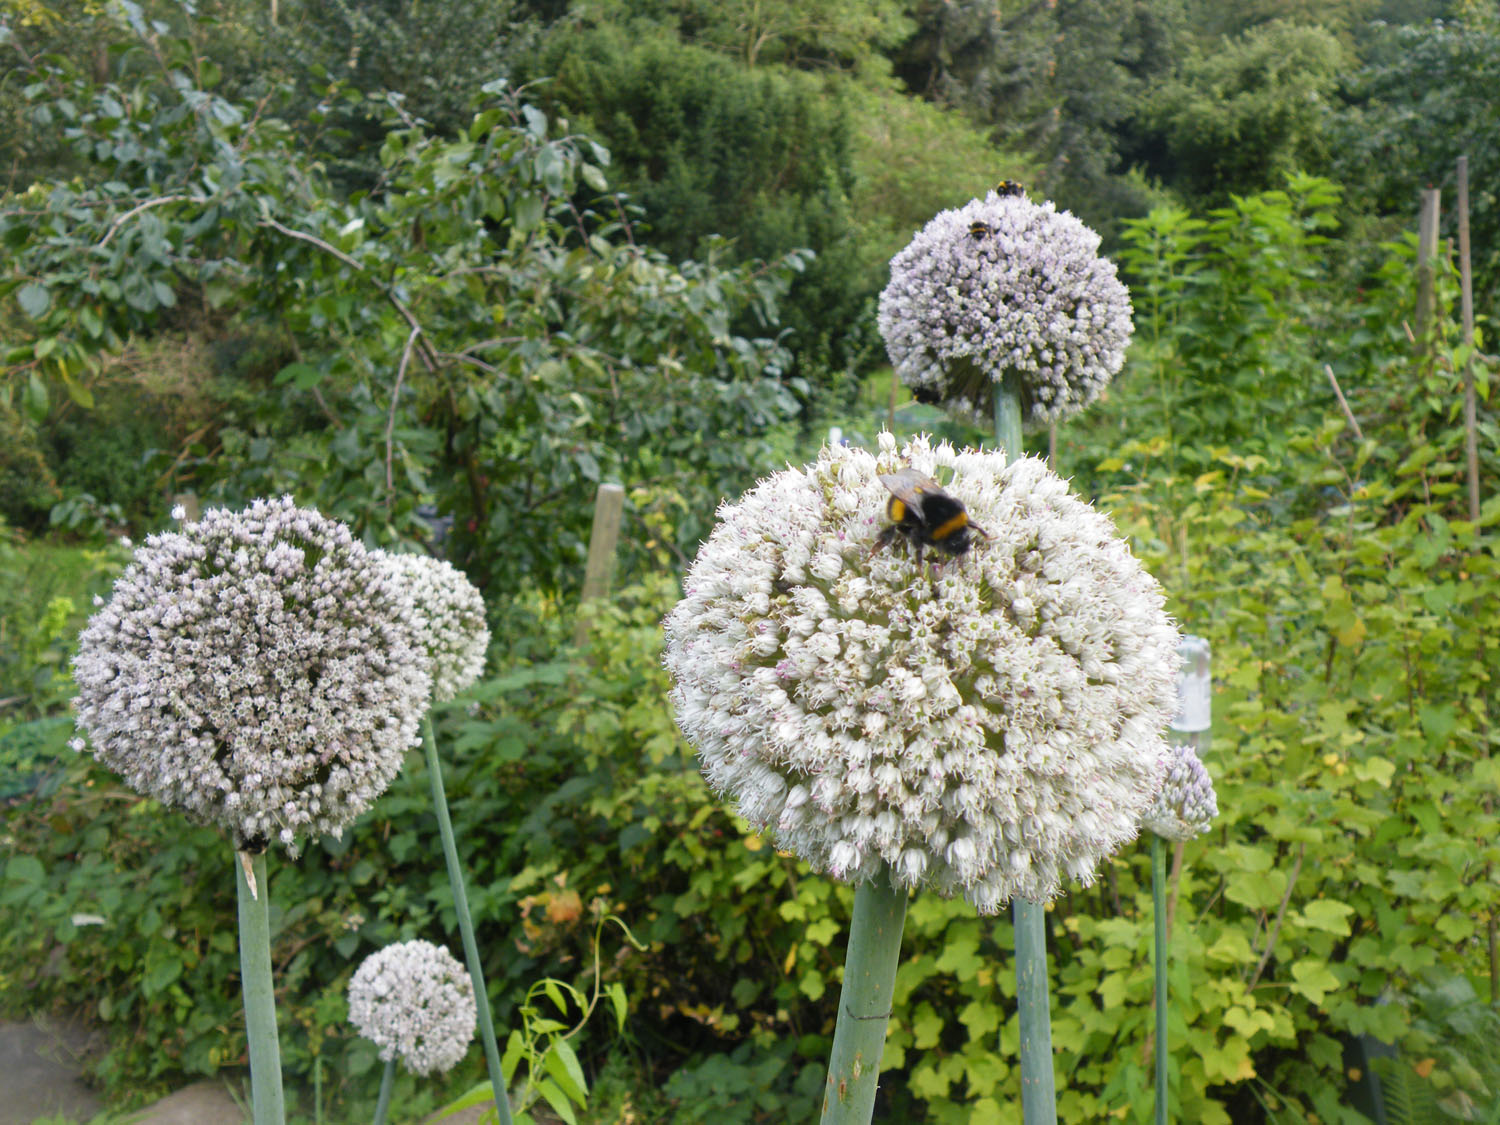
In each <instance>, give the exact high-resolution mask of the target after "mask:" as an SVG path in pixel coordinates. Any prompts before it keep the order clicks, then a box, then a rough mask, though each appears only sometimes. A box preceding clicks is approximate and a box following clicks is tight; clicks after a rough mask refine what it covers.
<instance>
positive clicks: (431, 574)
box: [376, 551, 490, 703]
mask: <svg viewBox="0 0 1500 1125" xmlns="http://www.w3.org/2000/svg"><path fill="white" fill-rule="evenodd" d="M376 554H377V555H379V556H380V557H381V558H382V559H383V560H384V561H385V562H386V564H387V565H389V566H391V567H392V568H394V570H395V572H396V575H397V581H398V582H399V583H400V585H401V586H402V587H403V588H404V589H405V590H406V592H407V593H408V594H409V595H410V596H411V601H412V607H413V613H412V617H411V623H412V639H413V641H414V642H415V643H416V644H417V645H419V646H421V647H422V648H425V649H426V650H427V655H428V656H429V657H430V658H431V659H432V700H433V702H434V703H442V702H444V701H446V700H449V699H452V698H453V697H454V696H455V695H457V694H458V693H459V692H461V691H463V690H464V689H465V688H467V687H468V686H469V685H470V684H472V683H473V682H474V681H475V680H477V679H478V678H479V675H480V673H481V672H483V671H484V654H485V650H486V649H488V648H489V644H490V630H489V626H487V625H486V624H485V621H484V598H483V597H481V596H480V593H479V591H478V590H476V589H475V588H474V584H473V583H472V582H470V581H469V580H468V578H467V577H465V576H464V573H463V571H461V570H458V569H457V568H456V567H454V566H453V565H452V564H451V563H447V562H444V561H443V560H442V559H434V558H432V557H430V556H428V555H411V554H408V555H395V554H387V553H386V552H383V551H377V552H376Z"/></svg>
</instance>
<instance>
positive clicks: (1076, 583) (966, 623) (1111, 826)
mask: <svg viewBox="0 0 1500 1125" xmlns="http://www.w3.org/2000/svg"><path fill="white" fill-rule="evenodd" d="M907 466H910V467H912V468H914V469H917V470H919V471H920V472H923V473H927V474H930V475H933V476H935V477H937V478H938V480H939V481H940V482H941V483H942V484H943V485H944V487H946V488H947V489H948V490H949V491H950V492H951V493H952V495H953V496H955V497H957V498H958V499H959V500H962V501H963V502H964V504H965V505H967V507H968V510H969V513H970V515H971V516H972V517H973V519H974V521H975V522H977V523H978V524H980V525H981V526H982V527H984V528H985V529H986V530H987V531H988V532H990V533H991V535H992V536H993V538H991V539H984V538H977V539H976V541H975V543H974V545H973V547H972V548H971V550H970V551H969V552H968V553H967V554H966V555H963V556H962V557H960V558H957V559H947V560H943V561H941V563H939V562H938V561H937V560H938V559H939V558H940V556H938V555H937V553H936V552H932V551H929V552H928V553H927V556H926V561H925V562H924V564H923V566H922V567H921V568H920V569H919V568H918V566H917V565H916V561H915V554H914V552H913V551H912V550H911V548H910V546H909V544H907V543H906V542H905V541H904V540H900V539H898V540H897V541H896V542H895V543H894V544H893V545H891V546H889V547H888V548H886V549H884V550H881V551H878V552H875V553H873V554H872V549H873V548H874V546H875V542H876V538H877V536H878V535H879V533H880V530H881V528H882V527H884V526H885V525H886V524H887V522H888V521H887V520H886V517H885V507H886V501H887V500H888V499H889V494H888V493H887V491H886V490H885V488H884V487H883V486H882V485H881V483H880V481H879V476H880V474H883V473H891V472H894V471H896V470H898V469H902V468H905V467H907ZM684 587H685V591H686V593H685V596H684V597H683V599H682V601H681V602H679V603H678V605H677V606H676V608H675V609H673V610H672V612H671V613H670V614H669V615H668V617H667V620H666V653H665V658H664V659H665V663H666V666H667V669H668V671H669V672H670V673H671V676H672V679H673V681H674V686H673V689H672V702H673V705H674V707H675V709H676V714H677V721H678V724H679V725H680V726H681V727H682V730H683V732H684V733H685V734H686V735H687V737H688V739H689V741H691V742H692V743H693V744H694V745H695V746H696V748H697V750H698V755H699V758H700V763H701V765H702V768H703V772H704V775H705V776H706V777H707V779H708V782H709V784H710V785H711V786H713V788H714V789H716V790H717V791H719V792H721V793H723V794H725V795H726V796H728V797H729V798H730V799H731V800H732V801H733V802H734V804H735V806H736V807H737V809H738V811H739V812H740V813H741V814H742V815H743V816H744V817H745V818H746V819H747V820H749V821H750V822H751V823H752V824H753V825H755V826H757V827H759V828H764V829H768V830H769V831H770V832H771V833H772V834H773V835H774V836H775V839H776V841H777V843H778V845H779V846H781V847H783V848H786V849H788V850H790V851H792V852H795V853H796V854H797V855H799V856H801V857H802V858H803V859H805V860H806V861H807V862H808V863H809V864H811V865H812V866H813V867H814V868H816V869H817V870H819V871H822V872H827V873H829V874H831V875H833V876H834V877H836V878H840V879H845V880H848V881H851V882H852V881H858V880H863V879H868V878H871V877H873V876H874V875H875V874H876V872H877V871H879V870H880V868H881V866H882V864H888V865H889V867H890V870H891V872H892V875H893V878H894V879H895V882H896V883H897V885H899V886H903V887H929V888H932V889H934V890H936V891H937V892H938V893H939V894H942V895H946V896H952V895H956V894H961V895H963V896H964V897H965V898H966V899H968V900H969V901H970V902H971V903H973V904H974V905H975V906H976V907H977V908H978V909H979V910H980V911H981V912H983V913H995V912H997V911H998V910H999V909H1000V908H1001V907H1002V906H1003V905H1004V904H1005V903H1006V902H1007V901H1008V900H1009V899H1010V898H1011V897H1012V896H1014V895H1021V896H1022V897H1024V898H1027V899H1030V900H1032V901H1034V902H1041V901H1045V900H1047V899H1050V898H1052V897H1054V896H1055V895H1057V894H1058V893H1059V890H1060V889H1061V884H1062V881H1063V880H1064V879H1067V878H1073V879H1078V880H1080V881H1082V882H1083V883H1085V884H1087V883H1088V882H1090V881H1091V880H1092V879H1093V877H1094V873H1095V868H1096V866H1097V864H1098V862H1099V860H1100V859H1101V858H1102V857H1104V856H1106V855H1109V854H1110V853H1112V852H1114V851H1115V850H1117V849H1118V848H1119V847H1120V846H1121V845H1122V844H1124V843H1125V842H1127V841H1129V840H1131V839H1133V838H1134V837H1135V836H1136V834H1137V832H1138V830H1139V825H1140V819H1141V816H1142V814H1143V813H1144V812H1145V811H1146V809H1147V808H1148V807H1149V805H1150V803H1151V799H1152V797H1153V796H1154V795H1155V793H1156V791H1157V789H1158V788H1159V786H1160V784H1161V779H1162V776H1163V772H1164V770H1165V767H1166V761H1167V757H1168V746H1167V743H1166V741H1165V739H1164V738H1163V731H1164V728H1165V727H1166V726H1167V723H1168V722H1169V721H1170V720H1171V718H1172V715H1173V714H1174V712H1175V711H1176V708H1177V694H1176V688H1175V685H1174V677H1175V674H1176V670H1177V663H1178V658H1177V651H1176V650H1177V643H1178V636H1177V629H1176V627H1175V626H1174V625H1173V623H1172V621H1171V619H1170V618H1169V617H1168V616H1167V613H1166V611H1165V609H1164V608H1163V597H1162V592H1161V589H1160V587H1159V586H1158V585H1157V583H1156V581H1155V580H1154V579H1153V578H1152V577H1151V576H1150V575H1149V574H1148V573H1146V571H1145V570H1144V569H1143V568H1142V567H1141V565H1140V563H1139V562H1137V561H1136V559H1135V558H1134V557H1133V556H1132V555H1131V554H1130V551H1129V549H1128V548H1127V546H1126V545H1125V543H1124V541H1123V540H1121V539H1119V538H1118V537H1117V536H1116V535H1115V532H1114V527H1113V525H1112V524H1111V523H1110V521H1109V520H1108V518H1107V517H1105V516H1103V515H1101V514H1100V513H1098V512H1096V511H1094V510H1093V509H1092V508H1091V507H1089V505H1087V504H1086V503H1084V502H1083V501H1082V500H1079V499H1078V498H1076V497H1074V496H1073V495H1072V494H1071V493H1069V491H1068V486H1067V484H1066V483H1065V482H1064V481H1062V480H1061V479H1060V478H1058V477H1057V476H1056V475H1054V474H1053V473H1052V472H1051V471H1049V470H1048V469H1047V467H1046V466H1045V464H1043V463H1042V462H1041V461H1038V460H1035V459H1030V458H1025V459H1022V460H1019V461H1017V462H1015V463H1014V464H1012V465H1009V466H1007V465H1006V464H1005V458H1004V456H1003V455H1002V454H999V453H986V452H982V451H980V452H975V451H972V450H966V451H963V452H957V451H955V450H954V449H953V448H952V447H950V446H948V445H947V444H943V445H939V446H938V447H936V448H932V447H931V446H930V445H929V444H928V442H927V440H926V439H925V438H918V439H917V440H915V441H913V442H911V443H910V444H909V445H907V446H905V447H904V448H902V449H901V450H900V451H899V452H898V451H897V449H896V443H895V439H894V438H892V437H891V436H890V435H889V434H882V435H881V438H880V451H879V453H878V455H872V454H870V453H868V452H865V451H864V450H860V449H855V448H851V447H847V446H834V447H830V448H825V449H824V450H823V451H822V453H821V454H820V455H819V457H818V460H817V461H816V462H814V463H813V464H811V465H808V466H807V467H805V468H803V469H800V470H799V469H788V470H787V471H785V472H780V473H776V474H775V475H773V476H771V477H770V478H768V479H767V480H764V481H762V482H760V484H758V485H757V486H756V487H754V488H753V489H751V490H750V491H749V492H747V493H746V494H745V495H744V496H743V497H741V498H740V500H739V501H738V502H737V503H735V504H726V505H725V506H724V507H723V508H721V509H720V512H719V524H718V526H717V527H716V528H715V529H714V531H713V533H712V535H710V536H709V539H708V541H707V542H706V543H704V545H703V547H702V549H701V550H700V551H699V553H698V558H697V560H696V561H695V562H694V563H693V565H692V567H691V568H690V570H689V571H688V574H687V577H686V580H685V582H684Z"/></svg>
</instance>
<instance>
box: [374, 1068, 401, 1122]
mask: <svg viewBox="0 0 1500 1125" xmlns="http://www.w3.org/2000/svg"><path fill="white" fill-rule="evenodd" d="M395 1077H396V1056H395V1055H392V1056H391V1057H390V1058H388V1059H386V1061H385V1073H384V1074H382V1075H381V1076H380V1097H379V1099H378V1100H377V1101H376V1102H375V1121H374V1123H373V1125H385V1115H386V1114H387V1113H389V1112H390V1108H391V1086H392V1084H393V1083H394V1080H395Z"/></svg>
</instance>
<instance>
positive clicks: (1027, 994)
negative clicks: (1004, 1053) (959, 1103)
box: [1011, 898, 1057, 1125]
mask: <svg viewBox="0 0 1500 1125" xmlns="http://www.w3.org/2000/svg"><path fill="white" fill-rule="evenodd" d="M1011 912H1012V917H1013V919H1014V922H1015V928H1016V1010H1017V1011H1018V1012H1019V1013H1020V1016H1021V1117H1022V1120H1023V1121H1025V1123H1026V1125H1057V1087H1056V1080H1055V1079H1054V1077H1053V1074H1052V1009H1051V1006H1050V1004H1049V1003H1048V999H1047V908H1046V907H1045V906H1044V905H1042V904H1041V903H1039V902H1027V901H1026V900H1025V899H1024V898H1014V899H1012V900H1011Z"/></svg>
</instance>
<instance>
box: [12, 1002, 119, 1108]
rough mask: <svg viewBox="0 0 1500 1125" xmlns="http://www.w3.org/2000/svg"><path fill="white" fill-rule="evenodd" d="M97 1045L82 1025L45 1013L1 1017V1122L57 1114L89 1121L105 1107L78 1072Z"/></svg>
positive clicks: (81, 1069) (80, 1071)
mask: <svg viewBox="0 0 1500 1125" xmlns="http://www.w3.org/2000/svg"><path fill="white" fill-rule="evenodd" d="M97 1045H98V1044H97V1040H96V1039H95V1037H94V1036H92V1035H90V1034H89V1033H88V1032H87V1031H84V1030H83V1029H82V1028H79V1027H77V1026H74V1025H72V1024H69V1023H65V1022H63V1021H60V1020H52V1019H49V1018H47V1017H44V1016H37V1017H34V1018H32V1019H29V1020H17V1021H13V1022H5V1023H0V1125H31V1123H32V1122H33V1121H35V1120H36V1119H37V1118H39V1117H56V1116H58V1115H60V1114H66V1115H67V1116H68V1117H73V1118H76V1119H77V1120H79V1121H87V1120H88V1119H89V1118H90V1117H93V1116H94V1115H95V1114H96V1113H98V1112H99V1111H100V1110H101V1109H103V1108H104V1101H103V1099H101V1098H100V1097H99V1095H98V1094H96V1093H95V1092H94V1091H93V1090H91V1089H89V1087H88V1086H87V1085H85V1084H84V1082H83V1080H82V1078H81V1075H82V1073H83V1060H84V1059H85V1058H87V1057H88V1055H89V1053H90V1051H91V1050H93V1049H95V1048H96V1047H97Z"/></svg>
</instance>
